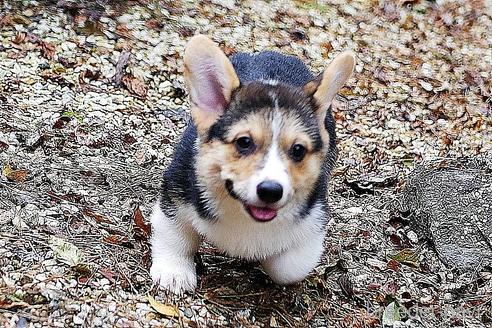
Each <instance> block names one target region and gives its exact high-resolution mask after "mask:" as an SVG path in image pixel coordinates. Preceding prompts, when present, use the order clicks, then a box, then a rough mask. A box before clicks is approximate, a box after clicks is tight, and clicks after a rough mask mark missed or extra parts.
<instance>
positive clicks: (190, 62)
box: [184, 35, 355, 222]
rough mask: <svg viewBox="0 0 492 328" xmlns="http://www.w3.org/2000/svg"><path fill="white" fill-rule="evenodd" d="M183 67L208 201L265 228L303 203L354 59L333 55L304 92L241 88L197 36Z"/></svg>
mask: <svg viewBox="0 0 492 328" xmlns="http://www.w3.org/2000/svg"><path fill="white" fill-rule="evenodd" d="M184 62H185V79H186V83H187V85H188V89H189V93H190V102H191V114H192V117H193V121H194V123H195V125H196V127H197V131H198V136H199V143H198V145H197V146H198V156H197V164H196V169H197V175H198V180H199V183H200V184H202V185H203V187H204V188H203V189H204V190H205V192H204V193H205V196H206V198H207V199H208V200H211V201H213V202H215V203H217V202H219V203H220V202H229V203H232V204H234V205H235V207H233V208H237V206H239V207H240V208H241V210H244V211H245V212H247V213H248V214H249V216H251V217H252V218H253V219H255V220H257V221H263V222H265V221H270V220H272V219H274V218H275V217H276V216H277V213H278V212H279V211H281V210H282V209H283V208H292V207H295V206H297V207H299V206H302V204H304V203H306V201H307V199H308V198H309V196H310V195H311V194H312V192H313V190H314V188H315V186H316V182H317V181H318V179H319V177H320V174H322V173H323V169H326V165H325V163H326V162H327V160H328V161H329V160H330V159H329V158H328V157H329V156H330V154H331V156H334V152H333V149H331V152H330V144H331V145H333V142H331V143H330V136H329V134H328V131H327V129H326V126H325V118H326V116H327V111H328V110H329V107H330V103H331V101H332V99H333V97H334V96H335V94H336V93H337V91H338V90H339V89H340V88H341V86H342V85H343V84H344V83H345V82H346V80H347V79H348V78H349V77H350V75H351V73H352V71H353V67H354V63H355V59H354V56H353V55H352V54H351V53H343V54H341V55H339V56H338V57H336V58H335V59H334V60H333V62H332V63H331V64H330V65H329V66H328V68H327V69H326V70H325V71H324V73H323V74H321V75H320V76H319V77H318V78H316V79H315V80H313V81H311V82H309V83H307V84H306V85H304V86H303V87H293V86H290V85H286V84H283V83H272V82H250V83H246V84H244V85H241V84H240V82H239V78H238V76H237V75H236V72H235V71H234V68H233V66H232V64H231V62H230V61H229V60H228V58H227V57H226V56H225V54H224V53H223V52H222V51H221V50H220V49H219V47H218V46H217V45H216V44H215V43H213V42H212V41H211V40H210V39H208V38H207V37H205V36H202V35H198V36H195V37H193V38H192V39H191V41H190V42H189V44H188V47H187V48H186V50H185V58H184ZM332 160H333V159H332Z"/></svg>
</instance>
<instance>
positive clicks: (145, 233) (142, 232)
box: [133, 206, 151, 240]
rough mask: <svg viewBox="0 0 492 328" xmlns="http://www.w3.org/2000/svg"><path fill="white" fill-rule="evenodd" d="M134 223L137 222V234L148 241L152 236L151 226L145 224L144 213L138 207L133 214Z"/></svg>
mask: <svg viewBox="0 0 492 328" xmlns="http://www.w3.org/2000/svg"><path fill="white" fill-rule="evenodd" d="M133 222H135V228H134V230H135V234H136V235H137V236H138V237H139V238H140V239H142V240H147V239H148V237H149V235H150V230H151V228H150V224H147V223H145V221H144V219H143V215H142V211H140V208H139V207H138V206H137V208H135V212H133Z"/></svg>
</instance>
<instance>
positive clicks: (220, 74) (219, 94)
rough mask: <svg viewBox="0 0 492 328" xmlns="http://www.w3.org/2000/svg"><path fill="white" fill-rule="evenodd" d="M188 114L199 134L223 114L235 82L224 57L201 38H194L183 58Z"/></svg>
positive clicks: (235, 79)
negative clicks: (188, 99)
mask: <svg viewBox="0 0 492 328" xmlns="http://www.w3.org/2000/svg"><path fill="white" fill-rule="evenodd" d="M184 67H185V70H184V76H185V80H186V84H187V86H188V90H189V93H190V100H191V104H192V105H191V114H192V117H193V120H194V122H195V124H196V126H197V128H198V132H199V133H200V134H203V133H204V132H205V131H206V130H207V129H208V128H209V127H210V126H211V125H212V124H213V123H214V122H215V121H216V120H217V118H218V117H220V115H222V113H223V112H224V111H225V110H226V108H227V106H228V104H229V101H230V98H231V94H232V91H233V90H234V89H236V88H237V87H239V78H238V77H237V74H236V72H235V71H234V68H233V66H232V64H231V62H230V61H229V59H228V58H227V56H226V55H225V54H224V53H223V52H222V51H221V50H220V48H219V47H218V46H217V44H215V43H214V42H213V41H212V40H210V39H209V38H207V37H206V36H204V35H197V36H194V37H193V38H192V39H191V40H190V42H189V43H188V46H187V47H186V50H185V54H184Z"/></svg>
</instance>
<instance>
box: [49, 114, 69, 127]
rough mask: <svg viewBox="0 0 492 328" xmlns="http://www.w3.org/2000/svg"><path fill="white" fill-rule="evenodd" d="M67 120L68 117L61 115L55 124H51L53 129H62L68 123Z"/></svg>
mask: <svg viewBox="0 0 492 328" xmlns="http://www.w3.org/2000/svg"><path fill="white" fill-rule="evenodd" d="M68 122H70V117H67V116H61V117H60V118H58V119H57V120H56V122H55V124H53V129H58V130H59V129H63V128H64V127H65V126H66V125H67V124H68Z"/></svg>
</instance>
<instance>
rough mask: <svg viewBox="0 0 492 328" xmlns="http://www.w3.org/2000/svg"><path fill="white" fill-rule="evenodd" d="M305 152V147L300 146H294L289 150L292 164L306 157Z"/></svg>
mask: <svg viewBox="0 0 492 328" xmlns="http://www.w3.org/2000/svg"><path fill="white" fill-rule="evenodd" d="M306 152H307V150H306V147H304V146H303V145H300V144H295V145H293V146H292V148H291V149H290V157H291V158H292V160H294V162H300V161H302V159H303V158H304V156H305V155H306Z"/></svg>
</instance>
